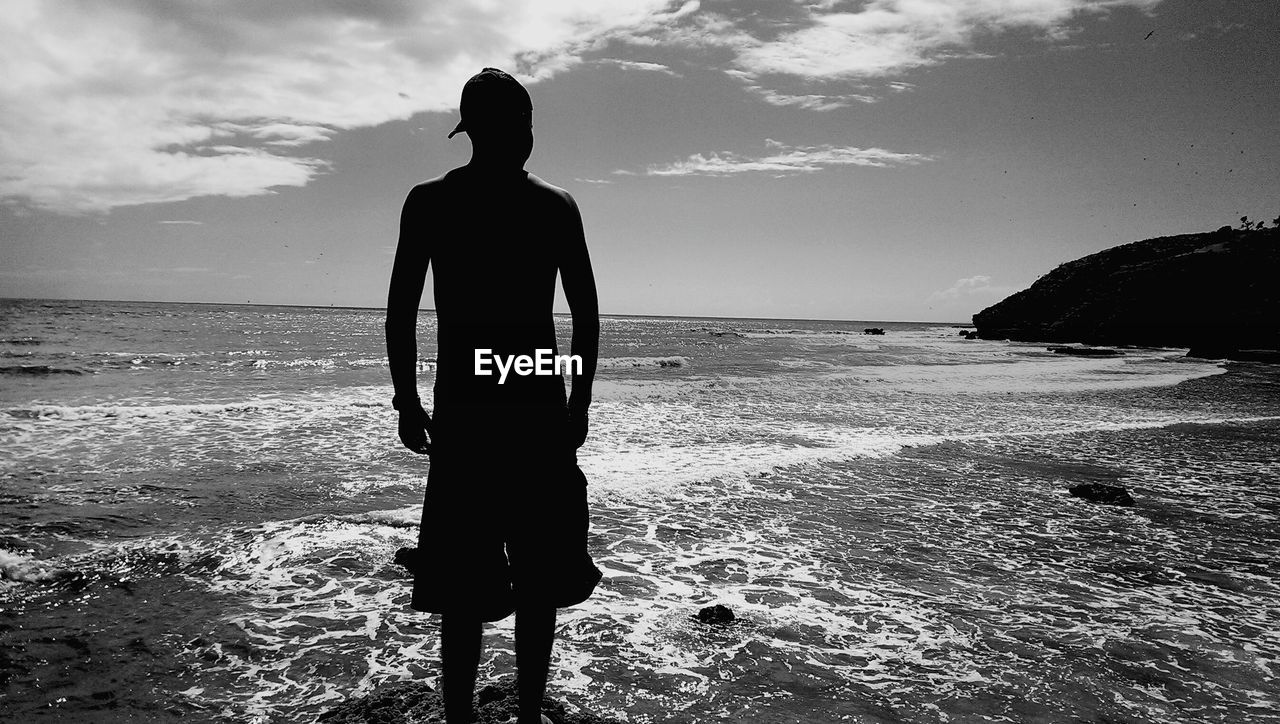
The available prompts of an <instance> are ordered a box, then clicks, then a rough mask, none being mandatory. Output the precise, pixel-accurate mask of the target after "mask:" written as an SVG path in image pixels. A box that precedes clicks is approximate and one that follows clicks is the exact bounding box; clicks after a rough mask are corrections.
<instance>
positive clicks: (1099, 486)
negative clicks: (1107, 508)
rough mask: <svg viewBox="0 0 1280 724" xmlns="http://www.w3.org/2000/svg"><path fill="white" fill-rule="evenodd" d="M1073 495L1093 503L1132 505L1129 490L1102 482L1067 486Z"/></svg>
mask: <svg viewBox="0 0 1280 724" xmlns="http://www.w3.org/2000/svg"><path fill="white" fill-rule="evenodd" d="M1068 492H1070V493H1071V494H1072V495H1073V496H1075V497H1077V498H1084V499H1085V500H1089V501H1092V502H1094V503H1105V504H1107V505H1133V498H1132V497H1130V496H1129V491H1127V490H1125V489H1124V488H1122V487H1120V486H1118V485H1105V484H1103V483H1083V484H1081V485H1076V486H1072V487H1071V488H1068Z"/></svg>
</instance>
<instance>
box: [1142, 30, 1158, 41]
mask: <svg viewBox="0 0 1280 724" xmlns="http://www.w3.org/2000/svg"><path fill="white" fill-rule="evenodd" d="M1155 34H1156V31H1154V30H1152V31H1151V32H1149V33H1147V37H1146V38H1143V40H1146V39H1147V38H1150V37H1151V36H1152V35H1155Z"/></svg>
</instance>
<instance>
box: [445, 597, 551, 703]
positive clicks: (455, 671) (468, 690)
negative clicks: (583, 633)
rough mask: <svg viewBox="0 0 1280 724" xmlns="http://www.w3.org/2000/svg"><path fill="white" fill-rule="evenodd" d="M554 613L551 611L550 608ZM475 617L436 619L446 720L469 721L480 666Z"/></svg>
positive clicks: (459, 616) (451, 616)
mask: <svg viewBox="0 0 1280 724" xmlns="http://www.w3.org/2000/svg"><path fill="white" fill-rule="evenodd" d="M553 613H554V611H553ZM482 628H483V625H482V624H481V622H480V620H479V619H475V618H470V617H467V616H465V615H461V614H457V613H450V614H445V615H444V616H442V617H441V620H440V663H441V666H442V668H443V669H444V675H443V676H441V677H440V678H441V686H443V687H444V719H445V721H446V722H447V723H448V724H471V719H472V716H473V713H472V711H471V697H472V696H473V695H474V693H475V689H476V669H477V668H478V667H479V666H480V633H481V629H482Z"/></svg>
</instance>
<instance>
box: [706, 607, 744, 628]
mask: <svg viewBox="0 0 1280 724" xmlns="http://www.w3.org/2000/svg"><path fill="white" fill-rule="evenodd" d="M697 618H698V620H699V621H701V622H702V623H705V624H709V625H711V626H724V625H726V624H730V623H733V621H734V619H736V618H737V617H736V616H734V615H733V611H732V610H730V609H729V607H728V606H725V605H723V604H719V603H717V604H716V605H714V606H707V607H706V608H704V609H702V610H701V611H698V616H697Z"/></svg>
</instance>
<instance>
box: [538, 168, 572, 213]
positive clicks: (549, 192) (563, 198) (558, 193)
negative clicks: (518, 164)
mask: <svg viewBox="0 0 1280 724" xmlns="http://www.w3.org/2000/svg"><path fill="white" fill-rule="evenodd" d="M526 176H527V178H528V183H529V185H530V186H532V187H533V188H534V190H535V192H536V193H538V194H545V195H546V196H547V197H548V198H549V199H556V200H558V201H560V202H561V203H563V204H565V205H566V206H573V205H574V200H573V196H570V195H569V192H568V191H565V190H564V189H562V188H560V187H559V186H555V185H553V184H549V183H547V182H546V181H543V180H542V179H541V178H539V177H538V176H535V175H533V174H526Z"/></svg>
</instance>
